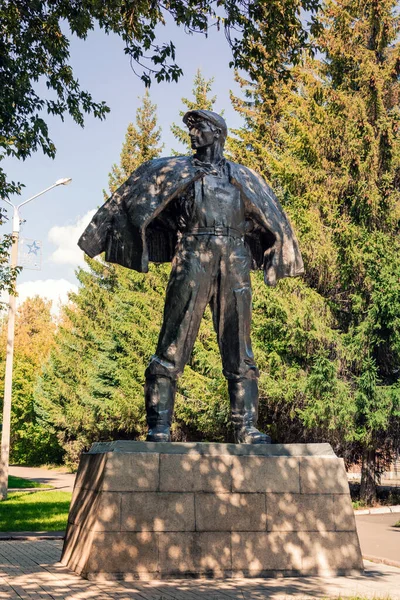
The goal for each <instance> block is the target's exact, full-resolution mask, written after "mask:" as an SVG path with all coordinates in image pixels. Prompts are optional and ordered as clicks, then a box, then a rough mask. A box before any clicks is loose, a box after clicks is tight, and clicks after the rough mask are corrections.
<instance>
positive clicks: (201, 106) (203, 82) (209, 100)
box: [171, 69, 217, 156]
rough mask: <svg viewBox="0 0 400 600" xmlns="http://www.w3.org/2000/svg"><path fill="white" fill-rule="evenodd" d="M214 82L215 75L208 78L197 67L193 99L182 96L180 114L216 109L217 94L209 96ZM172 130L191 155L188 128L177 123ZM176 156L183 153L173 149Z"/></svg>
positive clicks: (172, 126) (181, 115)
mask: <svg viewBox="0 0 400 600" xmlns="http://www.w3.org/2000/svg"><path fill="white" fill-rule="evenodd" d="M213 83H214V77H212V78H211V79H206V78H205V77H204V76H203V74H202V72H201V70H200V69H197V72H196V75H195V77H194V80H193V89H192V93H193V99H192V100H191V99H190V98H182V104H183V105H184V107H185V108H184V109H183V110H180V111H179V116H180V117H181V118H182V117H183V116H184V115H185V113H187V111H188V110H214V104H215V103H216V101H217V96H211V97H209V94H210V93H211V90H212V85H213ZM171 131H172V133H173V135H174V137H175V138H176V139H177V140H178V142H180V144H182V145H183V146H184V147H186V148H187V152H186V154H187V155H188V156H191V154H192V151H191V150H190V138H189V133H188V130H187V128H186V127H185V128H184V127H181V126H180V125H177V124H176V123H173V124H172V125H171ZM172 154H173V155H175V156H180V155H182V152H177V151H176V150H173V151H172Z"/></svg>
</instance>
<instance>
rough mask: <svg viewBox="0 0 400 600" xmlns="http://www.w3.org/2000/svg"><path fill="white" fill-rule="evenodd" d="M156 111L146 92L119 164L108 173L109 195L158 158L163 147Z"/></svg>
mask: <svg viewBox="0 0 400 600" xmlns="http://www.w3.org/2000/svg"><path fill="white" fill-rule="evenodd" d="M156 110H157V106H156V105H155V104H152V103H151V100H150V94H149V91H148V90H146V92H145V95H144V96H143V99H142V106H141V107H140V108H138V110H137V112H136V126H135V125H134V124H133V123H129V125H128V129H127V132H126V135H125V142H124V144H123V145H122V150H121V155H120V164H119V165H117V164H114V165H113V166H112V168H111V172H110V173H109V176H108V186H109V188H110V192H111V193H113V192H115V190H116V189H117V188H118V187H119V186H120V185H121V184H122V183H123V182H124V181H125V180H126V179H128V177H129V175H130V174H131V173H132V172H133V171H134V170H135V169H137V168H138V167H139V166H140V165H141V164H142V163H144V162H146V161H147V160H151V159H153V158H157V157H158V156H160V154H161V152H162V150H163V147H164V145H160V140H161V128H160V127H157V114H156ZM105 196H107V194H105Z"/></svg>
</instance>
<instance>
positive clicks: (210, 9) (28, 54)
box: [0, 0, 319, 196]
mask: <svg viewBox="0 0 400 600" xmlns="http://www.w3.org/2000/svg"><path fill="white" fill-rule="evenodd" d="M264 5H265V3H250V4H249V3H248V2H247V0H239V1H235V2H232V0H221V1H220V0H218V2H215V1H214V0H197V1H195V0H168V1H167V2H166V3H162V2H159V1H157V0H156V1H153V0H135V1H134V2H132V1H126V0H108V1H106V2H104V1H103V0H101V1H100V0H83V1H82V2H79V3H72V4H71V2H67V1H66V0H54V1H52V2H48V1H46V0H35V1H34V2H32V1H30V0H18V2H7V3H4V4H3V5H2V7H1V8H0V24H1V27H0V31H1V33H0V47H1V54H2V61H3V62H2V71H1V75H0V84H1V89H2V105H1V110H0V122H1V136H0V161H1V160H2V159H4V157H6V156H11V157H16V158H22V159H26V158H27V157H28V156H30V155H31V153H32V152H35V151H36V150H38V149H41V150H42V151H43V152H44V153H45V154H46V155H48V156H51V157H54V155H55V152H56V148H55V145H54V143H53V141H52V140H51V138H50V135H49V130H48V125H47V123H46V121H45V119H44V116H43V115H44V114H45V113H46V112H47V113H48V114H52V115H56V116H59V117H60V118H61V119H64V118H65V116H66V115H69V116H71V117H72V119H74V121H76V122H77V123H78V124H79V125H83V122H84V117H85V115H86V114H88V113H92V114H93V115H94V116H95V117H98V118H100V119H103V118H104V117H105V116H106V114H107V113H108V112H109V109H108V107H107V106H106V105H105V103H104V102H102V101H100V102H96V101H95V100H94V99H93V98H92V96H91V94H90V93H89V92H87V91H86V90H84V89H82V88H81V86H80V83H79V81H78V79H77V78H76V77H75V75H74V72H73V68H72V66H71V64H70V52H69V46H70V42H69V39H68V37H67V35H66V34H65V33H64V32H63V31H64V30H65V28H67V29H68V30H69V31H70V32H71V34H73V35H75V36H77V37H78V38H80V39H86V38H87V36H88V34H89V33H90V32H91V31H92V30H93V29H94V28H95V27H96V26H98V27H100V28H101V29H102V30H103V31H104V32H105V33H110V32H113V33H116V34H117V35H119V36H120V37H121V38H122V40H123V42H124V44H125V48H124V52H125V54H127V55H128V56H129V57H130V59H131V61H132V65H135V66H136V68H137V69H139V71H140V72H139V75H140V77H141V79H142V80H143V81H144V82H145V83H146V85H150V83H151V81H152V79H155V80H156V81H157V82H159V81H163V80H165V81H177V80H178V79H179V77H180V75H181V74H182V69H181V68H180V67H179V65H178V64H176V62H175V46H174V43H173V42H172V41H169V42H160V41H159V40H158V31H159V27H157V26H158V25H160V24H165V19H166V15H167V14H169V15H171V16H172V18H173V20H174V21H175V23H176V24H177V25H179V26H181V25H182V26H183V27H185V29H186V30H187V32H188V33H193V32H197V33H203V34H205V35H207V32H208V28H209V27H210V26H214V25H215V24H217V26H218V28H219V27H220V26H221V25H223V27H224V30H225V33H226V38H227V40H228V43H229V45H230V47H231V49H232V53H233V63H234V64H235V66H237V67H240V68H244V69H248V70H249V71H250V72H251V73H252V74H253V72H254V66H255V64H256V63H258V62H260V58H264V57H265V56H266V55H267V56H270V58H271V64H272V65H275V66H277V67H279V69H280V71H281V72H282V73H285V72H286V67H285V66H284V65H285V64H287V62H288V61H289V63H291V62H296V60H297V59H298V55H299V49H300V48H302V47H304V46H305V45H306V44H307V37H308V34H307V31H306V29H307V28H306V26H305V25H304V24H303V23H302V21H301V19H300V13H299V10H300V9H301V8H304V9H306V10H314V9H316V8H317V7H318V5H319V2H318V0H273V1H272V2H269V3H268V6H264ZM61 25H63V27H62V26H61ZM268 27H269V29H268ZM237 31H240V32H241V35H239V36H238V35H237ZM231 32H234V34H235V35H234V37H232V36H231ZM260 48H264V50H263V52H261V53H260ZM279 69H277V70H276V72H277V73H278V72H279ZM39 80H41V81H43V83H44V84H45V86H46V88H47V90H48V94H46V93H44V94H42V95H39V93H38V90H37V85H36V83H37V82H38V81H39ZM20 187H21V186H20V184H18V183H15V182H13V181H7V177H6V174H5V172H4V171H3V170H2V169H0V192H1V194H2V195H3V196H9V195H10V194H14V193H18V192H19V190H20Z"/></svg>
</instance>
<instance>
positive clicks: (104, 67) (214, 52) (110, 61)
mask: <svg viewBox="0 0 400 600" xmlns="http://www.w3.org/2000/svg"><path fill="white" fill-rule="evenodd" d="M170 39H172V40H173V42H174V44H175V46H176V51H177V56H176V62H177V63H178V64H179V66H181V67H182V69H183V71H184V75H183V76H182V77H181V78H180V79H179V82H178V83H164V82H163V83H160V84H157V83H156V82H154V83H153V84H152V86H151V89H150V95H151V100H152V102H153V103H155V104H157V113H158V119H159V125H160V126H161V128H162V137H163V139H162V141H163V142H164V143H165V148H164V151H163V155H165V156H168V155H169V154H170V153H171V149H172V148H173V149H175V150H179V144H178V142H177V141H176V140H175V138H174V137H173V136H172V134H171V132H170V130H169V128H170V125H171V124H172V123H173V122H179V121H180V116H179V111H180V110H182V109H183V105H182V101H181V98H182V97H186V98H188V97H189V98H190V97H191V96H192V93H191V90H192V87H193V78H194V76H195V73H196V71H197V69H198V68H200V69H201V71H202V73H203V75H204V76H205V77H206V78H207V79H208V78H211V77H214V78H215V81H214V84H213V90H212V94H213V95H214V94H216V95H217V97H218V98H217V102H216V104H215V110H217V112H218V111H219V110H222V109H223V110H224V111H225V112H224V117H225V119H226V121H227V123H228V126H229V127H231V128H235V127H238V126H240V123H241V121H240V117H239V115H238V114H237V113H235V111H234V110H233V109H232V107H231V105H230V100H229V92H230V90H232V91H233V92H234V93H235V94H236V95H240V88H239V86H238V85H237V84H236V82H235V81H234V73H233V70H232V69H230V68H229V61H230V59H231V52H230V49H229V46H228V44H227V42H226V40H225V36H224V33H223V31H220V32H218V31H217V30H216V28H212V30H211V32H210V35H209V37H208V38H207V39H206V38H205V37H204V36H201V35H187V34H186V33H185V32H184V31H183V29H180V28H178V27H176V26H175V24H174V23H173V22H172V21H171V20H169V21H168V22H167V25H166V26H165V27H161V26H160V28H159V37H158V41H159V42H162V41H169V40H170ZM123 48H124V45H123V42H122V41H121V40H120V39H119V38H118V37H117V36H116V35H106V34H105V33H104V32H102V31H100V30H95V31H94V32H92V33H91V34H89V36H88V38H87V39H86V40H85V41H82V40H78V39H76V38H71V47H70V53H71V61H70V64H71V65H72V67H73V69H74V72H75V76H76V77H77V78H78V80H79V82H80V85H81V87H82V89H84V90H87V91H89V92H90V93H91V94H92V96H93V99H94V100H95V101H101V100H104V101H105V102H106V103H107V105H108V106H109V107H110V109H111V112H110V113H109V115H108V116H107V118H106V120H105V121H100V120H99V119H95V118H94V117H92V116H90V115H88V116H87V117H86V119H85V127H84V128H81V127H80V126H78V125H76V124H75V123H74V122H73V121H72V119H70V118H68V117H67V118H66V119H65V121H64V122H62V121H61V120H60V119H56V118H54V117H47V116H46V121H47V123H48V124H49V129H50V137H51V138H52V140H53V142H54V143H55V145H56V147H57V155H56V158H55V159H54V160H52V159H50V158H48V157H46V156H44V155H43V154H41V152H37V153H36V154H34V155H33V156H32V157H30V158H28V159H27V160H26V161H24V162H23V161H18V160H16V159H10V160H7V161H4V162H3V163H2V164H3V168H4V169H5V171H6V173H7V175H8V177H9V179H11V180H13V181H20V182H22V183H24V184H25V188H24V189H23V191H22V195H21V196H15V197H14V198H11V201H13V202H14V203H16V204H18V203H20V202H23V201H24V200H26V199H28V198H30V197H31V196H33V195H34V194H37V193H38V192H40V191H42V190H43V189H45V188H47V187H49V186H50V185H52V184H53V183H54V182H55V181H56V180H58V179H60V178H66V177H71V178H72V182H71V184H70V185H68V186H58V187H56V188H54V189H53V190H51V191H49V192H47V193H46V194H44V195H42V196H40V197H39V198H37V199H35V200H33V201H32V203H29V204H28V205H27V206H25V207H23V209H22V218H23V220H24V223H23V224H22V226H21V233H20V236H21V238H27V239H28V240H38V242H39V244H40V243H41V246H42V260H41V269H40V270H31V269H27V268H26V269H23V271H22V273H21V274H20V275H19V277H18V285H17V290H18V294H19V298H18V303H19V304H20V303H21V302H22V301H24V300H25V299H26V298H27V297H28V296H33V295H35V294H39V295H42V296H44V297H47V298H49V299H51V300H53V304H54V310H55V311H56V310H57V309H58V307H59V304H60V302H66V301H67V294H68V291H70V290H76V289H77V288H76V286H77V280H76V277H75V269H76V268H77V267H78V266H79V265H82V264H83V253H82V252H81V251H80V250H79V248H78V247H77V245H76V243H77V240H78V238H79V236H80V234H81V233H82V231H83V230H84V228H85V227H86V225H87V223H88V222H89V220H90V218H91V217H92V216H93V214H94V212H95V210H96V208H97V207H98V206H100V205H101V204H102V203H103V192H102V190H103V189H106V188H107V181H108V173H109V171H110V169H111V166H112V164H113V163H115V162H118V161H119V155H120V152H121V146H122V143H123V141H124V137H125V132H126V128H127V126H128V123H129V122H131V121H134V120H135V114H136V109H137V108H138V107H139V106H140V104H141V101H140V98H141V97H142V96H143V93H144V90H145V88H144V84H143V82H142V81H141V80H140V79H139V78H138V77H137V76H136V75H135V74H134V73H133V71H132V69H131V66H130V62H129V58H128V57H127V56H126V55H125V54H124V50H123ZM8 214H10V213H8ZM1 229H2V231H1V233H9V232H10V231H11V221H9V222H7V223H6V224H5V225H3V227H2V228H1ZM28 243H31V242H28ZM3 300H6V297H4V298H3Z"/></svg>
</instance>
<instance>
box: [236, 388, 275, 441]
mask: <svg viewBox="0 0 400 600" xmlns="http://www.w3.org/2000/svg"><path fill="white" fill-rule="evenodd" d="M228 390H229V398H230V401H231V411H232V423H233V426H234V435H235V443H236V444H270V443H271V438H270V436H269V435H267V434H265V433H261V431H259V430H258V429H257V418H258V382H257V379H241V380H238V381H236V380H232V379H230V380H228Z"/></svg>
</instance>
